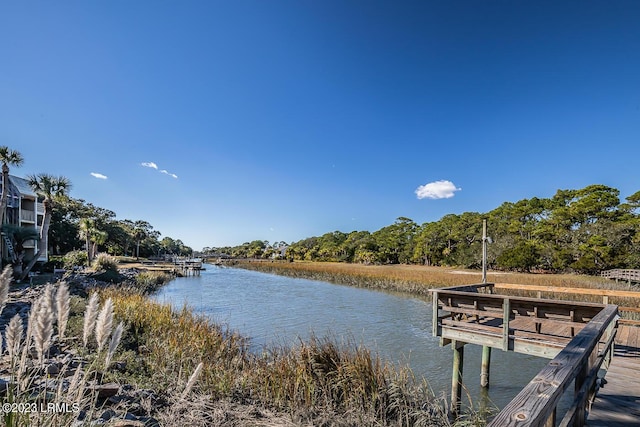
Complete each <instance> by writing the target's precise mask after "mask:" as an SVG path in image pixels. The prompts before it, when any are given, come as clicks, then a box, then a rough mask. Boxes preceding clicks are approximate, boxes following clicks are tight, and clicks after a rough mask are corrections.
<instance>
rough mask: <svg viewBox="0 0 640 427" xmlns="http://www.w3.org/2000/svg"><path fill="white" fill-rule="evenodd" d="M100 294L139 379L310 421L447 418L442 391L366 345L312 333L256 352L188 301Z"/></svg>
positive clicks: (438, 421) (436, 421) (383, 422)
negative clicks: (132, 354)
mask: <svg viewBox="0 0 640 427" xmlns="http://www.w3.org/2000/svg"><path fill="white" fill-rule="evenodd" d="M102 297H103V298H110V299H112V300H113V303H114V308H115V311H114V314H115V317H116V318H117V319H119V320H121V321H123V322H125V323H126V324H128V325H130V328H129V333H128V335H127V336H125V337H123V342H124V343H125V344H124V345H125V346H126V347H128V348H133V349H137V350H136V351H137V352H139V353H144V366H143V367H142V369H141V370H142V371H144V375H143V376H140V377H138V378H137V381H139V382H140V384H141V385H144V386H148V387H155V388H160V389H164V390H173V391H174V392H178V393H179V394H180V395H181V396H182V397H184V396H185V395H186V394H189V393H197V394H199V395H203V394H204V395H207V396H210V398H211V399H229V398H231V399H235V400H237V401H241V402H242V401H244V402H252V403H256V404H259V405H261V406H263V407H267V408H271V409H273V410H275V411H278V412H279V413H282V412H284V413H289V414H290V415H291V416H292V417H293V419H294V420H297V422H301V423H310V424H312V425H318V424H325V425H372V426H375V425H379V426H411V425H434V426H438V425H449V421H448V418H447V415H448V414H447V410H446V408H447V405H446V403H445V402H444V400H443V399H437V398H435V397H434V396H433V394H432V393H431V392H430V390H429V388H428V387H427V386H426V385H425V384H423V383H420V382H418V381H416V380H415V379H414V378H413V376H412V374H411V372H410V370H409V369H408V368H397V367H393V366H391V365H389V364H387V363H385V362H383V361H381V360H380V359H379V358H378V357H377V356H375V355H373V354H371V352H370V351H369V350H367V349H365V348H363V347H360V346H356V345H353V344H352V343H343V344H339V343H337V342H336V341H335V340H332V339H329V338H317V337H312V338H311V339H310V340H309V341H307V342H300V343H298V344H297V345H296V346H294V347H291V348H286V347H269V348H265V349H264V351H263V352H262V353H261V354H254V353H250V352H249V351H248V343H247V341H246V339H245V338H243V337H241V336H239V335H238V334H235V333H233V332H230V331H228V330H226V329H225V328H224V327H222V326H220V325H217V324H214V323H211V322H210V321H209V320H208V319H206V318H205V317H202V316H198V315H195V314H193V312H191V311H190V310H189V309H187V308H186V307H185V308H183V309H181V310H173V309H171V308H170V307H169V306H168V305H162V304H158V303H155V302H152V301H150V300H149V299H147V298H145V297H144V296H142V295H139V294H136V293H129V294H125V293H123V292H122V291H116V290H106V291H104V292H103V295H102ZM131 375H132V376H133V375H136V374H135V373H134V372H131ZM194 378H197V379H198V380H197V383H195V379H194ZM327 420H334V422H335V420H341V421H340V422H341V423H342V422H344V423H343V424H340V423H338V424H335V423H332V422H328V421H327Z"/></svg>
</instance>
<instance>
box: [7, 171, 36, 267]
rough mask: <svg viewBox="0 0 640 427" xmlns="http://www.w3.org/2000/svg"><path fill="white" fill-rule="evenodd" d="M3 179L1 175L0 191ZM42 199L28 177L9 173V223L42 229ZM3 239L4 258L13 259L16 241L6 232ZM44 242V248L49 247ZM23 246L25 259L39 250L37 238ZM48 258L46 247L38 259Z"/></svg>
mask: <svg viewBox="0 0 640 427" xmlns="http://www.w3.org/2000/svg"><path fill="white" fill-rule="evenodd" d="M2 181H3V180H2V178H1V177H0V191H2V186H3V185H4V183H3V182H2ZM42 201H43V198H42V197H39V196H38V195H37V194H36V193H35V192H34V191H33V190H32V189H31V187H30V186H29V183H28V181H27V180H26V179H24V178H19V177H17V176H13V175H9V193H8V194H7V217H6V222H7V223H9V224H12V225H16V226H21V227H33V228H34V229H35V230H40V226H41V225H42V221H43V220H44V206H43V204H42ZM45 239H46V237H45ZM2 240H3V244H2V248H3V249H2V251H3V253H2V258H3V259H12V258H13V257H14V251H13V249H14V248H13V244H14V243H15V242H12V241H11V236H5V234H4V232H3V233H2ZM9 243H11V244H9ZM44 243H45V245H44V248H48V244H47V243H48V242H46V240H45V242H44ZM23 248H24V250H25V254H24V260H25V261H28V260H30V259H32V258H33V257H34V256H35V254H36V253H37V252H38V242H37V241H35V240H29V241H27V242H25V243H24V244H23ZM16 255H17V254H16ZM47 259H48V249H45V250H44V251H43V253H41V254H40V257H39V258H38V261H45V262H46V261H47Z"/></svg>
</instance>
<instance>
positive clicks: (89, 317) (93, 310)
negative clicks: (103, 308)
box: [82, 293, 98, 347]
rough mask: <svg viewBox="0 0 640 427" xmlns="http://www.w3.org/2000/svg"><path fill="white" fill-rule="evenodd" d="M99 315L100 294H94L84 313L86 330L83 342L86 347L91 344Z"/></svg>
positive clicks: (84, 330)
mask: <svg viewBox="0 0 640 427" xmlns="http://www.w3.org/2000/svg"><path fill="white" fill-rule="evenodd" d="M97 315H98V294H95V293H94V294H93V295H91V297H90V298H89V302H88V303H87V308H86V309H85V312H84V329H83V334H82V342H83V344H84V346H85V347H86V346H87V345H88V344H89V338H91V333H92V332H93V330H94V329H95V324H96V316H97Z"/></svg>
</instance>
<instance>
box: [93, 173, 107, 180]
mask: <svg viewBox="0 0 640 427" xmlns="http://www.w3.org/2000/svg"><path fill="white" fill-rule="evenodd" d="M91 176H92V177H94V178H98V179H107V176H106V175H103V174H101V173H97V172H91Z"/></svg>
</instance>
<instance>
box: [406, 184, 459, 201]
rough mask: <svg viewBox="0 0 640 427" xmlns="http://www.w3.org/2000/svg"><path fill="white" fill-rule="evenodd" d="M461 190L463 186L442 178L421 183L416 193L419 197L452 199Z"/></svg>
mask: <svg viewBox="0 0 640 427" xmlns="http://www.w3.org/2000/svg"><path fill="white" fill-rule="evenodd" d="M460 190H462V188H457V187H456V186H455V184H454V183H453V182H451V181H446V180H441V181H434V182H430V183H428V184H425V185H421V186H420V187H418V188H417V189H416V195H417V196H418V199H450V198H451V197H453V196H454V195H455V194H454V193H455V192H456V191H460Z"/></svg>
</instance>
